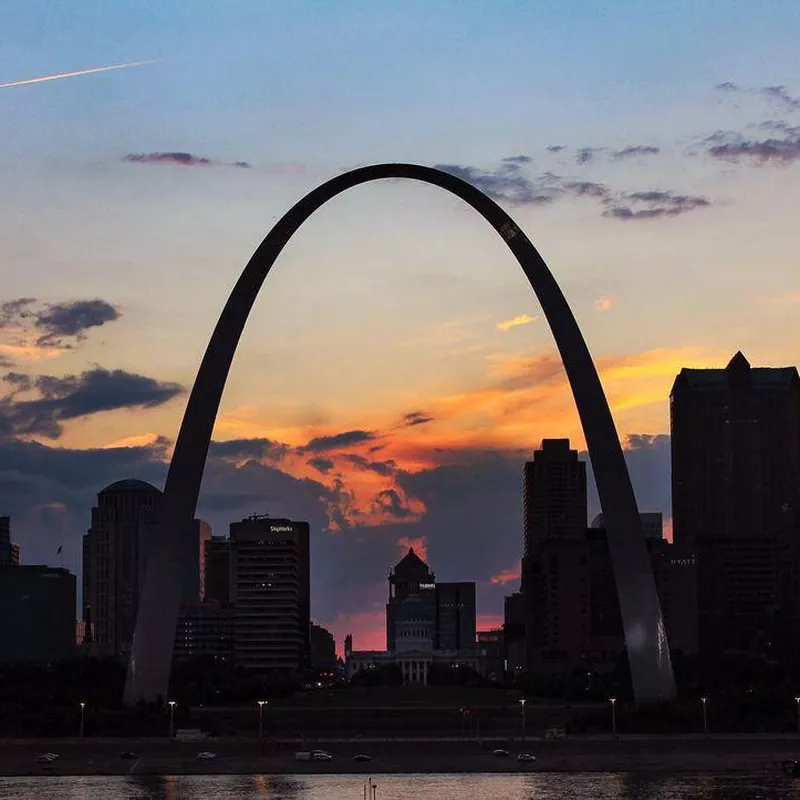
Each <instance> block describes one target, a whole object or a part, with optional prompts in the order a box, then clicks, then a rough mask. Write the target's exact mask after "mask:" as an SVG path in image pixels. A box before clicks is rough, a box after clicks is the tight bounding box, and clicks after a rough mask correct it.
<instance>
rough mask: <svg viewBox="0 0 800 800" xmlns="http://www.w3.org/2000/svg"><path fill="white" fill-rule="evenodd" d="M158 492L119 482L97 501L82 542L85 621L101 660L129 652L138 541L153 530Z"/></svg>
mask: <svg viewBox="0 0 800 800" xmlns="http://www.w3.org/2000/svg"><path fill="white" fill-rule="evenodd" d="M160 502H161V492H160V491H159V490H158V489H156V487H155V486H152V485H151V484H149V483H145V482H144V481H139V480H122V481H117V482H116V483H112V484H111V485H110V486H107V487H106V488H105V489H103V490H102V491H101V492H100V494H99V495H98V496H97V505H96V506H95V507H94V508H93V509H92V525H91V528H89V530H88V532H87V533H86V535H85V536H84V537H83V606H84V613H83V618H84V619H86V617H87V607H88V608H90V609H91V612H88V613H90V614H91V619H92V621H93V622H94V645H95V648H96V652H97V654H98V655H100V656H116V655H120V654H125V653H128V652H129V651H130V646H131V642H132V641H133V631H134V627H135V625H136V612H137V610H138V607H139V586H140V579H141V576H140V568H141V562H142V553H141V548H140V544H141V539H142V537H143V536H145V537H146V532H145V531H146V529H147V528H148V527H150V528H152V526H153V523H154V522H155V519H156V515H157V513H158V508H159V505H160Z"/></svg>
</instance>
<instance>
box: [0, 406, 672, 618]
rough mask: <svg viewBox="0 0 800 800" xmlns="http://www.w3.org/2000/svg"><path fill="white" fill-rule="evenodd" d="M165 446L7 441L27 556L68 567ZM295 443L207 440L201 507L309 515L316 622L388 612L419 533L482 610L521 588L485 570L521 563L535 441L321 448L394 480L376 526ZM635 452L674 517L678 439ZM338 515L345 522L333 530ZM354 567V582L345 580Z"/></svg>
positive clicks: (204, 511) (646, 484) (636, 465)
mask: <svg viewBox="0 0 800 800" xmlns="http://www.w3.org/2000/svg"><path fill="white" fill-rule="evenodd" d="M93 405H98V403H94V404H93ZM352 433H353V432H351V431H345V432H343V433H342V434H338V435H335V436H332V437H327V438H329V439H330V440H340V441H345V442H350V441H352V436H348V435H346V434H352ZM361 433H365V432H363V431H362V432H361ZM312 441H313V440H312ZM367 441H368V440H367ZM309 444H311V443H309ZM168 445H169V442H168V441H167V440H166V439H159V440H157V441H156V442H154V443H153V444H152V445H149V446H142V447H124V448H121V447H118V448H110V449H103V450H73V449H69V448H59V447H50V446H46V445H42V444H37V443H33V442H28V441H23V440H21V439H19V438H15V437H11V436H5V437H3V438H2V439H0V498H2V499H3V508H2V509H0V513H10V514H11V515H12V518H13V531H14V538H15V540H17V541H20V543H21V545H22V550H23V560H24V561H25V562H26V563H37V562H38V563H41V562H48V561H49V562H50V563H55V561H56V556H55V551H56V548H57V547H58V546H59V545H61V544H63V546H64V553H65V564H66V566H68V567H69V568H70V569H73V570H79V568H80V553H81V535H82V534H83V533H84V532H85V530H86V528H87V527H88V525H89V523H90V516H89V514H90V509H91V507H92V505H93V504H94V502H95V501H96V495H97V492H98V491H99V490H100V489H102V488H103V487H104V486H106V485H107V484H109V483H111V482H112V481H114V480H117V479H120V478H124V477H134V478H139V479H142V480H147V481H150V482H152V483H154V484H155V485H156V486H159V487H161V486H162V485H163V481H164V478H165V475H166V467H167V447H168ZM307 447H308V446H307ZM307 447H306V449H307ZM301 449H302V448H301ZM287 450H288V446H287V445H285V444H282V443H279V442H274V441H271V440H268V439H239V440H235V441H233V442H214V443H212V446H211V450H210V454H209V459H208V464H207V467H206V471H205V475H204V480H203V486H202V490H201V497H200V503H199V507H198V515H199V516H201V517H202V518H203V519H206V520H208V521H209V522H210V523H211V524H212V526H213V527H214V529H215V532H216V533H218V534H223V533H226V532H227V526H228V524H229V523H230V522H231V521H234V520H237V519H240V518H242V517H244V516H246V515H248V514H251V513H253V512H258V513H265V512H268V513H270V514H271V515H273V516H283V515H286V516H289V517H294V518H300V519H306V520H308V521H309V522H310V523H311V526H312V532H313V534H312V537H313V538H312V571H313V613H314V616H315V617H316V618H318V619H322V620H332V619H333V617H334V616H335V614H336V613H349V614H355V613H359V612H363V611H365V610H370V609H376V610H377V609H380V608H381V604H382V602H383V601H384V595H385V587H384V581H385V577H386V574H387V570H388V568H389V567H390V566H391V565H392V564H393V563H394V562H395V561H396V560H397V557H398V553H399V549H398V545H397V542H398V540H399V539H401V538H402V537H408V538H410V539H413V538H417V537H420V536H423V537H425V539H426V540H427V543H428V554H429V558H430V561H431V563H432V565H433V567H434V569H435V570H436V573H437V576H438V577H439V578H440V579H441V580H452V579H477V580H478V581H479V583H480V585H479V597H480V605H481V608H483V609H484V610H490V611H495V612H498V613H499V612H500V609H501V608H502V597H503V595H504V594H505V593H507V592H508V591H511V590H512V589H513V588H514V586H515V585H514V584H513V583H512V584H508V585H506V586H502V585H495V584H492V583H491V581H490V579H491V577H492V576H493V575H497V574H499V573H500V572H502V571H503V570H506V569H509V568H513V567H514V565H515V564H516V563H517V562H518V560H519V557H520V551H521V546H522V500H521V494H520V486H521V474H522V464H523V462H524V460H525V459H526V458H527V457H530V452H529V451H527V450H521V449H516V450H500V451H499V450H481V449H474V450H460V451H455V450H439V451H437V459H438V461H439V466H437V467H435V468H432V469H427V470H423V471H421V472H417V473H413V474H412V473H408V472H405V471H403V470H400V469H398V468H397V466H396V465H395V464H394V462H391V461H372V460H371V459H369V458H366V457H364V456H361V455H359V454H355V453H340V452H333V450H332V448H331V447H326V453H327V455H326V456H325V457H322V456H315V457H314V458H313V459H311V461H312V462H314V464H315V466H317V468H318V469H319V470H320V471H321V472H323V473H325V472H328V471H330V470H332V469H334V468H335V465H336V463H337V462H338V461H339V460H340V459H343V460H344V461H346V462H349V463H350V464H353V465H355V466H356V467H357V468H361V469H367V470H372V471H375V472H377V473H378V474H381V475H385V476H386V477H387V480H388V481H390V483H391V486H390V487H387V488H385V489H382V490H380V491H379V492H377V493H376V495H375V497H374V499H373V502H372V512H373V513H377V514H379V515H380V516H381V518H383V519H384V520H386V521H388V522H391V523H392V524H389V525H380V526H377V527H370V526H367V525H361V524H357V520H358V518H357V517H356V518H355V519H356V523H353V522H350V523H348V522H347V519H346V517H347V512H348V510H349V509H350V508H351V507H352V496H351V495H350V494H349V492H348V491H347V488H346V486H344V485H343V483H342V481H341V480H336V481H335V482H334V485H333V486H332V487H329V486H325V485H323V484H322V483H320V482H318V481H315V480H312V479H309V478H304V479H297V478H294V477H292V476H290V475H289V474H287V473H285V472H283V471H282V470H281V468H280V460H281V458H283V456H284V455H285V454H286V452H287ZM581 457H582V458H586V454H582V456H581ZM263 459H266V461H265V460H263ZM626 459H627V461H628V464H629V467H630V469H631V473H632V477H633V483H634V487H635V489H636V493H637V497H638V499H639V503H640V506H641V508H642V509H643V510H663V511H664V512H666V513H668V511H669V508H670V495H669V438H668V437H667V436H645V435H640V436H633V437H631V438H630V440H629V442H628V449H627V450H626ZM589 474H590V476H591V469H590V470H589ZM589 493H590V507H591V513H592V514H593V513H595V512H596V511H598V510H599V509H598V503H597V494H596V490H595V488H594V482H593V480H592V479H591V477H590V490H589ZM406 498H409V499H416V500H419V501H421V502H422V503H424V504H425V507H426V509H427V512H426V513H425V515H424V516H423V517H422V519H421V520H420V521H419V522H414V521H413V517H412V514H411V512H410V510H409V508H408V503H407V501H406ZM329 519H334V520H337V521H338V523H339V524H340V525H341V526H342V529H341V530H337V531H334V530H331V529H330V527H329ZM350 519H353V516H352V515H351V516H350ZM353 575H358V576H359V579H358V580H349V579H348V578H349V577H350V576H353Z"/></svg>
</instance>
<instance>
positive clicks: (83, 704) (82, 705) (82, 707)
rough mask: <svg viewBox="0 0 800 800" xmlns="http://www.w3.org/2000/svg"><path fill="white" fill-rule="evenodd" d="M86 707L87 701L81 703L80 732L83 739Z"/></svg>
mask: <svg viewBox="0 0 800 800" xmlns="http://www.w3.org/2000/svg"><path fill="white" fill-rule="evenodd" d="M85 709H86V703H81V729H80V733H79V734H78V735H79V736H80V737H81V739H82V738H83V712H84V710H85Z"/></svg>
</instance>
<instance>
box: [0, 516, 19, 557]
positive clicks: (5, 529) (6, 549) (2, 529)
mask: <svg viewBox="0 0 800 800" xmlns="http://www.w3.org/2000/svg"><path fill="white" fill-rule="evenodd" d="M8 565H12V566H17V567H18V566H19V545H18V544H16V543H15V542H12V541H11V517H0V567H4V566H8Z"/></svg>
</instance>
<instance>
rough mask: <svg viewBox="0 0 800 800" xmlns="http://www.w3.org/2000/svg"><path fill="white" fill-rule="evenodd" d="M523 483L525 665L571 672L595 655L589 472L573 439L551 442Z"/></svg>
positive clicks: (526, 472) (544, 443) (527, 469)
mask: <svg viewBox="0 0 800 800" xmlns="http://www.w3.org/2000/svg"><path fill="white" fill-rule="evenodd" d="M523 476H524V480H523V513H524V527H525V546H524V550H523V555H522V581H521V590H522V594H523V597H524V603H525V647H526V658H525V661H526V664H527V668H528V669H529V670H534V669H537V668H546V669H549V668H551V667H552V668H565V665H567V664H574V663H580V662H581V661H582V660H583V659H584V658H585V653H586V652H587V650H588V647H589V573H588V554H587V552H586V549H587V546H586V520H587V514H588V510H587V500H586V465H585V464H584V463H583V462H582V461H579V460H578V453H577V451H576V450H571V449H570V446H569V440H568V439H544V440H543V441H542V446H541V449H540V450H537V451H536V452H535V453H534V455H533V460H532V461H528V462H526V463H525V467H524V472H523Z"/></svg>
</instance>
